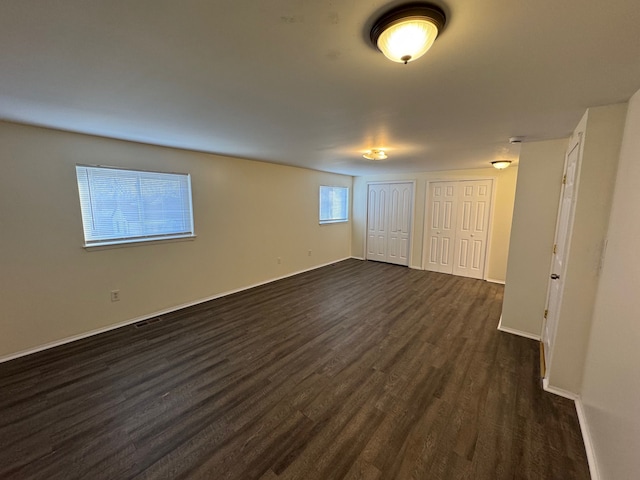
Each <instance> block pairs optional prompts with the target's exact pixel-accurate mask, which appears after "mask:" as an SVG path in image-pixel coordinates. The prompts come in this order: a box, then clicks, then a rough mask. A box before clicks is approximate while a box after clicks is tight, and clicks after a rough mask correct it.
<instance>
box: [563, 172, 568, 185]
mask: <svg viewBox="0 0 640 480" xmlns="http://www.w3.org/2000/svg"><path fill="white" fill-rule="evenodd" d="M562 184H563V185H566V184H567V174H566V173H565V174H564V175H563V176H562Z"/></svg>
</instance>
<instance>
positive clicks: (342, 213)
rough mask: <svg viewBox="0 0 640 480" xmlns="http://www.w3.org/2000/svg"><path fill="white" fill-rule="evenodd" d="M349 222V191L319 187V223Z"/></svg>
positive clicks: (342, 188) (341, 188)
mask: <svg viewBox="0 0 640 480" xmlns="http://www.w3.org/2000/svg"><path fill="white" fill-rule="evenodd" d="M347 221H349V189H348V188H347V187H327V186H324V185H323V186H321V187H320V223H337V222H347Z"/></svg>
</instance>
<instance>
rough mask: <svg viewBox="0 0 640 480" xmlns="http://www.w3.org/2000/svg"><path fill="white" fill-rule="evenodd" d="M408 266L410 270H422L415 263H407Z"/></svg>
mask: <svg viewBox="0 0 640 480" xmlns="http://www.w3.org/2000/svg"><path fill="white" fill-rule="evenodd" d="M409 268H410V269H411V270H424V268H420V267H418V266H417V265H409Z"/></svg>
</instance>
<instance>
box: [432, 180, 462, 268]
mask: <svg viewBox="0 0 640 480" xmlns="http://www.w3.org/2000/svg"><path fill="white" fill-rule="evenodd" d="M457 186H458V185H457V182H435V183H432V184H430V200H431V207H430V208H431V218H430V220H431V222H430V228H429V229H428V239H429V243H428V245H429V247H428V248H429V250H428V255H427V262H426V265H425V268H426V269H427V270H431V271H432V272H441V273H453V248H454V241H455V233H456V213H457V206H458V201H457V200H458V189H457Z"/></svg>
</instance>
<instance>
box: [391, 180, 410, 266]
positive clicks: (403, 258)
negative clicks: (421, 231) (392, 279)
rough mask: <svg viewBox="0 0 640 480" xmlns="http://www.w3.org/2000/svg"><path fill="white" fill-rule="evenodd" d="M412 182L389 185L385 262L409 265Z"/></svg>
mask: <svg viewBox="0 0 640 480" xmlns="http://www.w3.org/2000/svg"><path fill="white" fill-rule="evenodd" d="M412 199H413V184H412V183H392V184H390V185H389V228H388V231H389V248H388V255H387V262H389V263H395V264H397V265H409V233H410V226H411V204H412V203H413V202H412Z"/></svg>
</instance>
